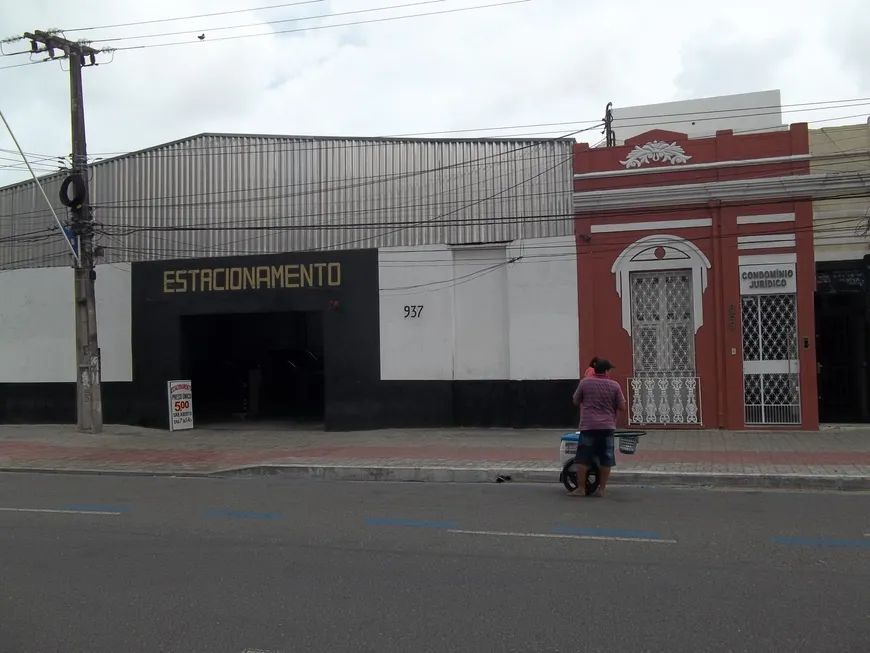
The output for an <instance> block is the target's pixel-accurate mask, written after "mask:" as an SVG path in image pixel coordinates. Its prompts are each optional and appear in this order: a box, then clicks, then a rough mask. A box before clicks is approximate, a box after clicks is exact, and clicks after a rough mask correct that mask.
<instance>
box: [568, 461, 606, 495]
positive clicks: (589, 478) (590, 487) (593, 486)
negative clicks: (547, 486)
mask: <svg viewBox="0 0 870 653" xmlns="http://www.w3.org/2000/svg"><path fill="white" fill-rule="evenodd" d="M562 485H564V486H565V489H566V490H568V492H573V491H574V490H576V489H577V468H576V466H575V463H574V461H573V460H569V461H568V462H567V463H565V466H564V467H563V468H562ZM599 485H601V478H600V477H599V475H598V467H590V468H589V469H588V470H586V488H585V489H586V496H587V497H588V496H589V495H590V494H594V493H595V492H596V491H597V490H598V486H599Z"/></svg>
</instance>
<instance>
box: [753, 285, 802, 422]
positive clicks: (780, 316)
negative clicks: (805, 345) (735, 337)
mask: <svg viewBox="0 0 870 653" xmlns="http://www.w3.org/2000/svg"><path fill="white" fill-rule="evenodd" d="M741 303H742V306H741V308H742V315H743V319H742V322H743V405H744V416H745V421H746V424H800V421H801V402H800V373H799V369H800V368H799V361H798V338H797V301H796V295H794V294H787V295H786V294H784V295H750V296H744V297H742V298H741Z"/></svg>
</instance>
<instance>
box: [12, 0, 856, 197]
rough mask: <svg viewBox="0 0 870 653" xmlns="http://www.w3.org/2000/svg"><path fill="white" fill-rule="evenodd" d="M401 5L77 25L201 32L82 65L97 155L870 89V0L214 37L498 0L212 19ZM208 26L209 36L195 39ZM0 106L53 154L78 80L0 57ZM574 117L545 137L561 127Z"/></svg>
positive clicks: (70, 16)
mask: <svg viewBox="0 0 870 653" xmlns="http://www.w3.org/2000/svg"><path fill="white" fill-rule="evenodd" d="M402 1H403V0H328V1H325V2H321V3H315V4H310V5H305V6H300V7H295V8H284V9H278V10H269V11H248V12H245V13H239V14H232V15H227V16H221V17H212V18H202V19H195V20H190V21H176V22H165V23H156V24H148V25H136V26H133V27H126V28H118V29H114V30H102V31H98V32H74V33H68V36H69V37H70V38H84V37H87V38H100V37H124V38H125V39H126V40H121V41H117V42H107V43H103V42H99V43H97V44H96V45H114V46H117V47H124V46H136V45H145V44H149V43H155V42H166V41H179V40H183V41H185V42H189V44H186V45H182V46H177V47H167V48H152V49H141V50H128V51H119V52H117V53H116V54H115V56H114V60H113V61H112V63H111V65H103V66H99V67H97V68H91V69H88V70H86V71H85V93H86V95H85V106H86V116H87V128H88V148H89V151H90V152H91V153H92V154H93V155H97V154H99V153H107V152H121V151H127V150H131V149H138V148H143V147H148V146H151V145H156V144H159V143H161V142H165V141H168V140H173V139H176V138H182V137H185V136H189V135H193V134H196V133H200V132H203V131H222V132H256V133H283V134H323V135H368V136H372V135H386V134H398V133H409V132H431V131H437V130H450V129H463V128H472V127H484V126H501V125H521V124H538V123H550V122H562V121H571V120H576V121H582V120H595V119H598V118H600V116H601V115H602V114H603V111H604V105H605V104H606V103H607V102H608V101H613V102H614V104H615V105H616V106H631V105H637V104H650V103H654V102H665V101H671V100H674V99H683V98H686V97H693V96H694V97H697V96H699V95H720V94H726V93H732V92H747V91H758V90H766V89H770V88H780V89H782V92H783V102H784V103H786V104H788V103H795V102H814V101H823V100H831V99H840V98H852V97H861V96H862V95H868V94H870V93H868V91H870V78H868V76H867V74H866V66H865V65H864V60H865V59H866V57H865V56H864V53H865V52H866V47H865V46H863V45H862V43H863V40H861V39H858V38H855V32H854V28H855V27H856V26H858V25H867V24H870V5H868V4H867V3H866V2H861V0H839V1H838V2H836V3H831V5H823V4H822V3H815V5H813V6H807V7H806V8H801V9H798V7H797V5H794V3H788V2H786V1H785V0H767V1H766V2H758V1H757V0H753V1H750V0H732V1H731V2H729V3H720V4H710V3H698V2H690V1H689V0H661V1H659V2H649V1H648V0H622V1H621V2H612V3H593V2H587V1H586V0H532V1H531V2H528V3H525V4H519V5H513V6H507V7H502V8H497V9H486V10H481V11H475V12H467V13H454V14H445V15H440V16H430V17H424V18H417V19H408V20H399V21H395V22H385V23H379V24H368V25H357V26H351V27H344V28H338V29H324V30H311V31H306V32H298V33H294V34H283V35H277V34H272V35H270V36H263V37H257V38H248V39H238V40H228V41H220V42H218V41H217V39H219V38H221V37H226V36H230V35H237V34H244V33H247V34H256V33H268V32H276V31H280V30H286V29H293V28H294V27H312V26H316V25H324V24H328V23H334V22H352V21H359V20H371V19H373V18H377V17H379V16H384V15H401V14H409V13H423V12H432V11H440V10H444V9H453V8H457V7H463V6H473V5H481V4H490V3H492V2H495V1H496V0H448V1H445V2H441V3H436V4H428V5H423V6H421V7H419V8H417V9H414V10H412V9H401V10H393V11H390V12H385V13H382V14H375V13H373V14H358V15H351V16H345V17H339V18H335V19H331V20H322V19H321V20H314V21H307V22H302V23H295V24H294V23H285V24H280V25H271V26H270V25H262V26H254V27H249V28H247V29H245V30H226V31H215V30H216V28H217V27H222V26H232V25H240V24H246V23H258V22H260V21H271V20H281V19H289V18H293V17H299V16H309V17H310V16H316V15H318V14H324V13H331V12H344V11H355V10H360V9H366V8H372V7H379V6H387V5H391V4H401V3H402ZM405 1H407V0H405ZM266 4H278V2H276V1H274V0H273V1H272V2H268V1H265V0H173V1H172V2H170V1H168V0H152V1H151V2H148V3H132V2H129V3H128V2H124V3H122V2H110V1H109V0H83V1H81V2H78V3H76V4H75V5H70V4H69V3H66V2H61V1H60V0H41V1H40V2H38V3H36V2H31V3H22V2H16V1H15V0H0V15H3V17H4V21H3V30H5V31H6V34H0V36H5V35H12V34H15V33H20V32H24V31H30V30H34V29H49V28H53V27H60V28H65V29H73V28H75V27H87V26H94V25H105V24H111V23H121V22H123V23H127V22H136V21H143V20H149V19H155V18H165V17H171V16H184V15H192V14H201V13H212V12H218V11H225V10H231V9H238V8H240V7H245V6H247V7H257V6H261V5H266ZM186 30H190V32H189V33H187V34H183V35H176V36H167V37H163V38H149V39H139V40H134V39H130V38H128V37H131V36H137V35H148V34H155V33H163V32H180V31H186ZM201 33H204V34H205V36H206V39H205V42H200V41H199V40H198V39H196V35H198V34H201ZM21 45H22V44H21V43H18V44H12V45H11V46H4V49H5V51H7V52H8V51H10V49H14V48H15V47H16V46H21ZM23 61H26V57H10V58H5V59H0V66H3V65H11V64H14V63H19V62H23ZM0 108H2V109H3V111H4V112H5V114H6V116H7V118H8V119H9V121H10V123H11V125H12V127H13V129H14V130H15V131H16V135H17V136H18V138H19V140H20V141H21V144H22V146H23V147H24V149H25V150H26V151H28V152H35V153H44V154H48V155H54V156H58V155H63V154H64V153H66V152H68V151H69V149H70V146H69V118H68V111H69V91H68V83H67V75H66V73H65V72H64V71H63V70H61V67H60V65H59V64H56V63H49V64H40V65H35V66H26V67H22V68H15V69H10V70H2V71H0ZM862 113H863V114H866V113H868V111H867V108H866V107H854V108H844V109H837V110H828V111H816V112H813V113H806V114H796V113H787V114H786V117H787V118H788V119H789V120H791V121H797V120H805V119H809V120H814V119H827V118H834V117H837V116H847V115H852V114H862ZM858 121H859V119H858V118H853V119H847V120H845V122H858ZM823 124H828V125H829V124H834V123H832V122H826V123H823ZM560 130H561V128H556V131H552V132H549V133H550V134H552V135H554V136H555V135H557V134H558V133H559V131H560ZM524 131H526V132H540V131H544V129H543V128H542V129H537V130H536V129H528V130H524ZM565 131H568V129H567V128H566V129H565ZM486 135H491V134H489V133H487V134H486ZM597 136H598V135H597V134H595V135H594V136H593V138H592V139H591V140H594V139H595V138H597ZM0 148H2V149H5V150H9V149H13V145H12V142H11V140H10V139H9V137H8V135H7V134H5V133H0ZM10 157H13V155H11V154H8V153H5V152H0V185H4V184H7V183H11V182H13V181H17V180H19V179H22V178H25V177H26V172H24V171H22V170H20V169H17V168H13V169H11V170H10V169H8V168H7V169H3V168H2V166H4V165H10V164H11V165H15V164H13V163H12V162H11V161H9V158H10Z"/></svg>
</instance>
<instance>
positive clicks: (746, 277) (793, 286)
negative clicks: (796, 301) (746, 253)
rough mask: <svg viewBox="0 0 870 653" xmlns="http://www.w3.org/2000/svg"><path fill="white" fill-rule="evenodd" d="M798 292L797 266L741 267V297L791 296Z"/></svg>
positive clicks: (791, 264)
mask: <svg viewBox="0 0 870 653" xmlns="http://www.w3.org/2000/svg"><path fill="white" fill-rule="evenodd" d="M795 292H797V279H796V275H795V264H794V263H784V264H779V265H741V266H740V294H741V295H790V294H792V293H795Z"/></svg>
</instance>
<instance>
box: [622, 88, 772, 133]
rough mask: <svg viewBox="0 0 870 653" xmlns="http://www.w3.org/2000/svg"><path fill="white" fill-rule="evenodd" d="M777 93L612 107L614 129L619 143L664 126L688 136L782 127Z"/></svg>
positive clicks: (766, 92)
mask: <svg viewBox="0 0 870 653" xmlns="http://www.w3.org/2000/svg"><path fill="white" fill-rule="evenodd" d="M781 102H782V100H781V98H780V92H779V91H778V90H776V91H761V92H758V93H736V94H734V95H721V96H718V97H707V98H697V99H693V100H680V101H677V102H663V103H660V104H646V105H642V106H635V107H613V131H614V133H615V134H616V140H617V142H618V143H624V142H625V141H626V140H627V139H629V138H632V137H634V136H638V135H639V134H643V133H645V132H648V131H650V130H651V129H665V130H668V131H675V132H679V133H681V134H686V135H688V136H689V138H704V137H708V136H715V135H716V132H717V131H719V130H722V129H733V130H734V131H735V132H740V133H746V132H760V131H772V130H776V129H784V126H783V123H782V108H781V107H782V104H781Z"/></svg>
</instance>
